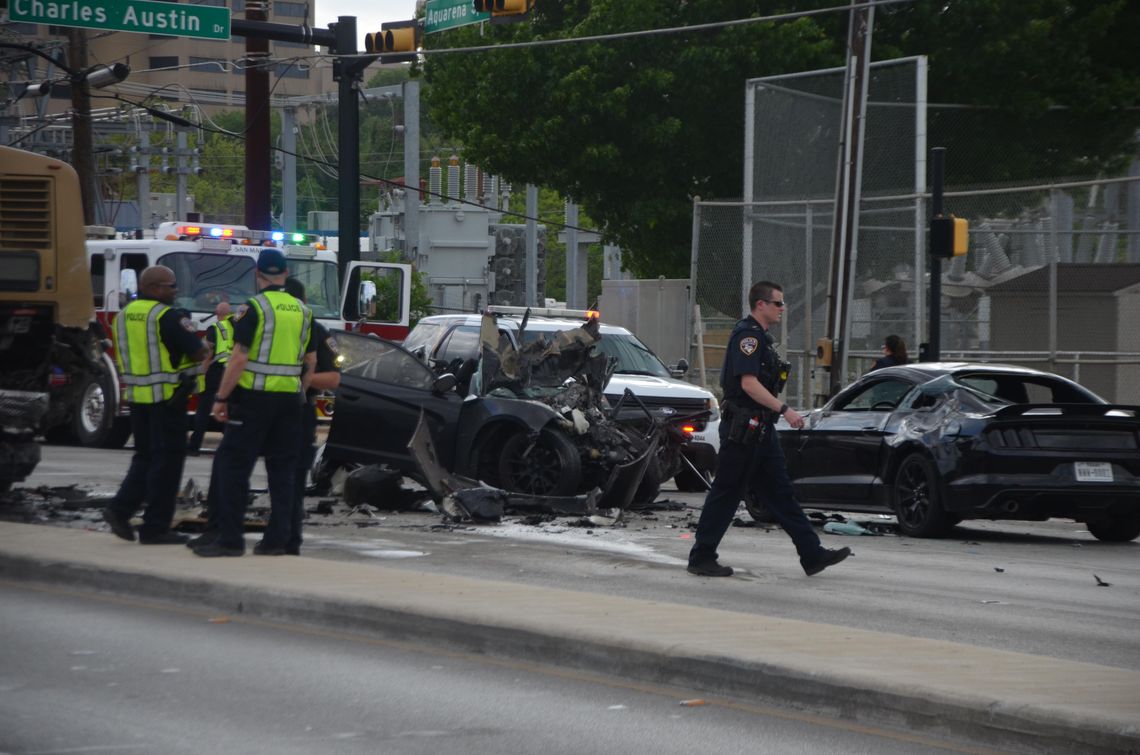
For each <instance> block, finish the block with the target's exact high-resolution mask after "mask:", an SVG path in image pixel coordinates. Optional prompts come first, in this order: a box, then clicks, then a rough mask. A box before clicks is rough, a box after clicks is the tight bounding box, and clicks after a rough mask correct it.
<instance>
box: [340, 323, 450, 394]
mask: <svg viewBox="0 0 1140 755" xmlns="http://www.w3.org/2000/svg"><path fill="white" fill-rule="evenodd" d="M333 337H334V338H336V345H337V350H338V352H339V353H338V355H337V356H338V358H339V359H340V365H341V370H340V371H341V374H342V375H355V376H357V377H362V378H365V379H366V380H375V381H377V382H379V383H388V384H392V385H400V386H405V387H409V388H422V389H423V390H431V387H432V385H434V383H435V380H436V376H435V375H434V374H432V372H431V370H429V369H428V368H427V367H425V366H424V363H423V362H422V361H420V360H419V359H417V358H416V357H415V356H413V355H412V354H410V353H408V352H407V351H405V350H404V349H402V348H400V347H399V346H397V345H396V344H394V343H391V342H390V341H385V340H382V339H380V338H375V337H373V336H369V335H362V334H358V333H347V332H344V331H333Z"/></svg>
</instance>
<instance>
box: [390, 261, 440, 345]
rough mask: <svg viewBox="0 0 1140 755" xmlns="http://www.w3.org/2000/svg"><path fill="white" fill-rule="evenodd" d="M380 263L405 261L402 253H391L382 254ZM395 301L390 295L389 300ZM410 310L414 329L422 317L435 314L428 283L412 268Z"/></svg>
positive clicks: (421, 274)
mask: <svg viewBox="0 0 1140 755" xmlns="http://www.w3.org/2000/svg"><path fill="white" fill-rule="evenodd" d="M380 261H381V262H404V259H403V258H402V257H401V256H400V252H398V251H390V252H385V253H383V254H381V255H380ZM379 285H380V284H377V286H378V287H379ZM393 299H394V297H393V296H391V295H390V297H389V300H393ZM410 308H411V312H410V314H409V318H410V323H411V325H410V327H413V328H414V327H415V325H416V322H418V321H419V319H420V318H421V317H427V316H428V315H430V314H433V312H432V301H431V294H429V293H428V287H427V282H426V281H425V280H424V276H423V273H421V272H420V271H419V270H416V269H415V268H414V267H413V268H412V301H411V305H410Z"/></svg>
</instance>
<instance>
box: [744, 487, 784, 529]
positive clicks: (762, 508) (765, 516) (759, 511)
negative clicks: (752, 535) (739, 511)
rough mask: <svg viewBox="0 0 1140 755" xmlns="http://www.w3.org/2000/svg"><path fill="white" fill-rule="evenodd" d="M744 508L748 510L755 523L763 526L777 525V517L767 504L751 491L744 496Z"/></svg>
mask: <svg viewBox="0 0 1140 755" xmlns="http://www.w3.org/2000/svg"><path fill="white" fill-rule="evenodd" d="M744 508H745V509H747V510H748V515H749V516H751V517H752V519H753V521H756V522H759V523H761V524H775V523H776V517H775V515H773V514H772V511H771V510H770V509H769V508H768V506H767V504H765V503H764V502H763V501H761V500H760V498H759V496H757V495H756V494H755V493H754V492H752V491H751V490H749V491H748V492H747V493H745V494H744Z"/></svg>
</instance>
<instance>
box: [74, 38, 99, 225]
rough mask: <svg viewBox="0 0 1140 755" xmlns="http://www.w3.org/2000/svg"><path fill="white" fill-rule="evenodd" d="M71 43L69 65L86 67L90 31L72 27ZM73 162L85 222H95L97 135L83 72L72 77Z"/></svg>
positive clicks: (89, 95)
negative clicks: (92, 128) (92, 124)
mask: <svg viewBox="0 0 1140 755" xmlns="http://www.w3.org/2000/svg"><path fill="white" fill-rule="evenodd" d="M67 43H68V48H67V49H68V57H69V60H68V66H69V67H70V68H71V70H72V71H86V70H87V32H86V31H84V30H83V29H77V28H74V27H69V28H68V29H67ZM71 164H72V166H73V167H74V168H75V172H76V173H78V174H79V191H80V195H81V197H82V202H83V222H84V224H85V225H94V224H95V223H96V222H97V221H96V219H95V218H96V210H95V199H96V197H97V196H98V193H97V188H96V183H95V155H94V139H93V137H92V135H91V90H90V88H89V87H88V85H87V81H86V79H85V78H84V77H81V76H75V77H72V81H71ZM100 209H101V208H100ZM99 215H102V213H101V212H100V213H99Z"/></svg>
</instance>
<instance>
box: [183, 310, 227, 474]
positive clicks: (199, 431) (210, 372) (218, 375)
mask: <svg viewBox="0 0 1140 755" xmlns="http://www.w3.org/2000/svg"><path fill="white" fill-rule="evenodd" d="M214 318H215V320H214V324H213V325H211V326H210V327H209V328H207V329H206V345H207V346H209V347H210V350H211V353H210V356H209V358H207V359H206V363H205V364H204V365H202V367H203V368H204V369H205V370H206V374H205V376H204V377H203V378H201V380H200V381H199V383H198V410H197V411H196V412H195V413H194V430H193V431H192V432H191V433H190V447H189V449H188V450H187V453H188V454H189V455H191V456H197V455H198V454H199V453H200V452H201V450H202V438H203V437H204V436H205V434H206V429H207V428H208V427H209V426H210V411H211V410H212V409H213V406H214V395H215V394H217V392H218V384H219V383H221V382H222V373H223V372H225V370H226V362H228V361H229V360H230V351H232V350H233V347H234V325H233V323H232V322H230V303H229V302H228V301H224V300H223V301H220V302H218V306H216V307H215V308H214Z"/></svg>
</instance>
